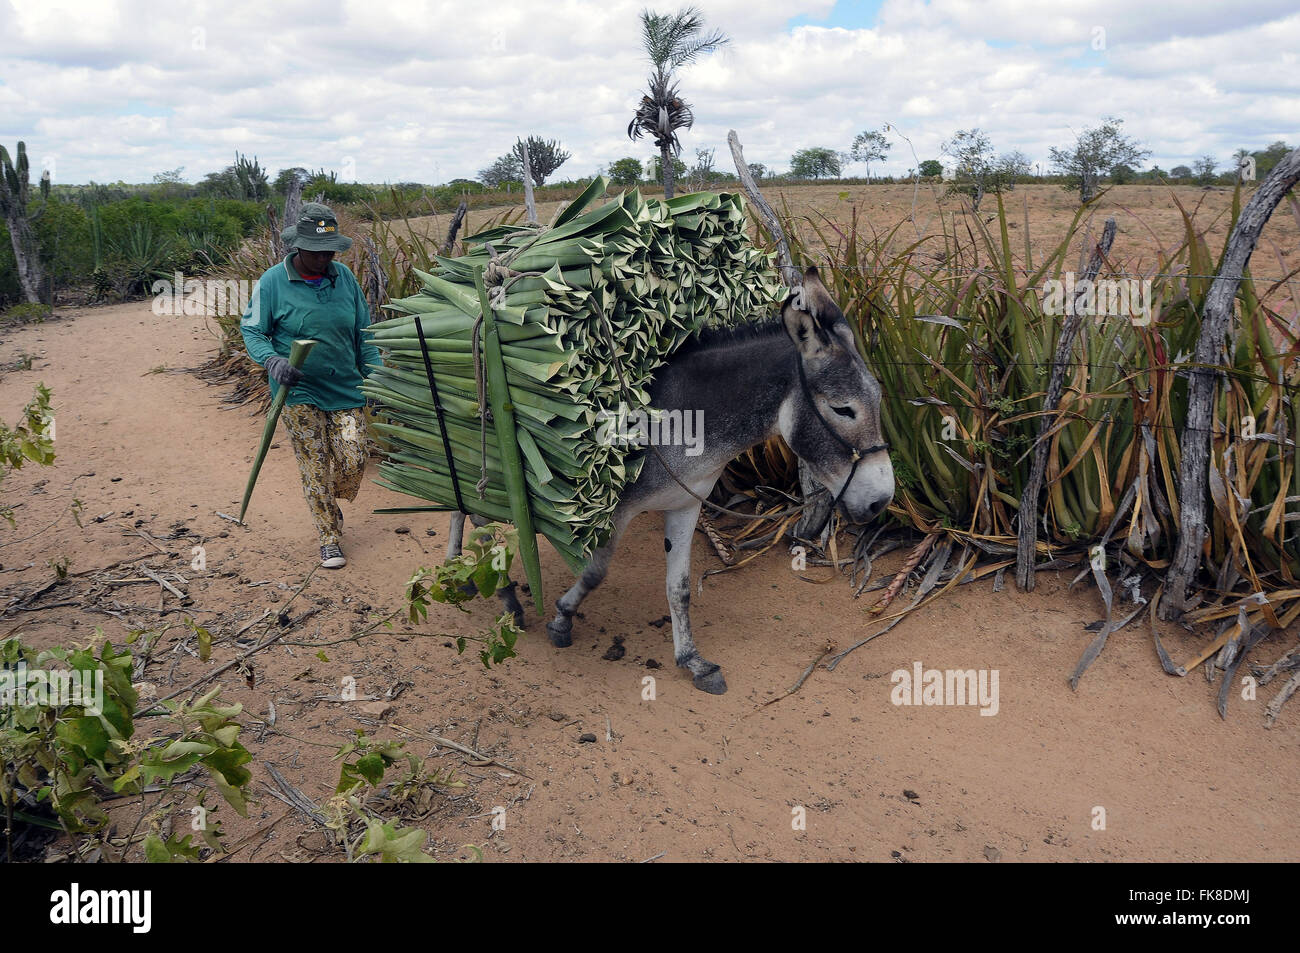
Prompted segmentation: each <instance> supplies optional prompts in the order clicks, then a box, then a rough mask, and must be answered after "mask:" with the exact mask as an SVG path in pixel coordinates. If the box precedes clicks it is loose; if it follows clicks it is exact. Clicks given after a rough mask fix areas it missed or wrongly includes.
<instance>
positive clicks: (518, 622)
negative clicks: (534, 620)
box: [515, 608, 528, 629]
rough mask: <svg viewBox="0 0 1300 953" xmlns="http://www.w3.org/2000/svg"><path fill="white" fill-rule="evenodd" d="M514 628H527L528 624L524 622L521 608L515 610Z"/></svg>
mask: <svg viewBox="0 0 1300 953" xmlns="http://www.w3.org/2000/svg"><path fill="white" fill-rule="evenodd" d="M515 628H516V629H526V628H528V626H526V625H525V624H524V610H523V609H522V608H519V609H516V610H515Z"/></svg>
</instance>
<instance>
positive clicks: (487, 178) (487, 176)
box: [478, 152, 524, 189]
mask: <svg viewBox="0 0 1300 953" xmlns="http://www.w3.org/2000/svg"><path fill="white" fill-rule="evenodd" d="M523 178H524V164H523V162H522V161H520V159H519V157H518V156H517V155H515V154H514V153H513V152H508V153H506V154H505V155H503V156H501V157H500V158H498V159H497V160H496V161H495V162H493V163H492V164H491V165H490V166H488V167H487V168H486V169H479V171H478V180H479V181H480V182H482V183H483V184H484V185H486V186H487V187H488V188H489V189H499V188H501V187H502V186H503V185H505V184H506V183H507V182H522V181H523Z"/></svg>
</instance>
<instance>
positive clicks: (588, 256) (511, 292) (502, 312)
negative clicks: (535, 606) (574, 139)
mask: <svg viewBox="0 0 1300 953" xmlns="http://www.w3.org/2000/svg"><path fill="white" fill-rule="evenodd" d="M606 185H607V182H606V180H604V179H603V178H598V179H596V180H595V181H594V182H593V183H592V184H591V186H590V187H588V189H587V190H586V191H585V192H584V193H583V194H582V195H581V196H579V197H578V199H576V200H575V201H574V202H573V204H572V205H570V206H568V208H566V209H565V210H564V212H563V213H561V214H560V215H559V216H558V217H557V219H556V220H555V222H554V224H553V225H552V226H551V227H550V228H546V229H541V228H538V227H537V226H522V227H520V226H508V227H501V228H496V229H492V230H490V231H487V232H482V233H480V234H478V235H475V236H473V237H472V238H469V239H467V240H466V241H467V243H470V244H472V246H473V247H472V249H471V251H470V252H469V253H468V254H466V255H464V256H462V257H460V258H438V269H437V271H436V273H434V274H429V273H426V272H417V274H418V275H419V277H420V279H421V280H422V281H423V283H424V288H423V290H422V291H421V292H420V293H419V294H416V295H412V296H411V297H408V298H402V299H399V300H396V301H393V302H392V303H391V304H389V305H388V306H387V307H388V308H390V309H391V310H393V311H395V312H397V313H398V314H397V316H395V317H392V318H389V319H387V320H385V321H381V322H379V323H377V324H374V325H372V326H371V328H370V332H371V333H372V334H373V336H374V341H375V344H376V345H378V347H379V348H380V349H381V350H382V351H383V353H384V364H383V365H382V366H375V367H374V369H373V371H372V372H371V374H370V376H369V378H368V379H367V381H366V383H365V385H364V386H363V387H362V390H363V391H364V392H365V394H366V395H367V396H370V397H374V398H375V399H376V400H378V402H379V404H380V408H379V410H378V413H377V414H376V417H377V422H376V423H375V425H374V429H375V431H376V432H377V435H378V436H379V438H380V440H381V442H382V443H384V444H385V446H386V459H385V460H384V461H383V462H382V463H381V464H380V477H381V481H380V482H381V484H382V485H385V486H388V487H389V488H391V489H395V490H398V491H400V492H402V493H407V494H410V495H412V496H416V497H419V498H421V499H424V500H430V501H433V502H435V503H438V504H442V505H447V506H455V502H456V494H455V492H454V490H453V489H452V472H453V469H454V472H455V475H456V479H457V482H458V483H459V486H460V491H461V496H462V498H463V499H464V501H465V503H466V506H467V507H468V508H469V509H470V510H471V511H472V512H474V513H476V514H479V515H483V516H487V517H489V518H491V519H497V520H507V521H508V520H509V519H510V499H509V495H508V493H507V491H506V482H505V480H504V478H503V474H502V460H501V457H500V453H499V452H498V449H497V446H498V445H497V442H496V433H495V430H494V429H493V425H492V422H491V421H490V420H489V421H487V422H486V424H485V428H486V454H484V453H483V449H482V448H483V439H482V435H481V434H480V423H481V422H480V419H479V413H478V407H479V398H478V386H477V384H476V379H475V362H474V353H473V344H472V336H473V333H474V326H475V323H476V322H477V321H478V320H479V319H480V316H481V313H482V312H481V308H480V305H479V297H478V295H477V293H476V292H475V288H474V270H475V268H476V267H482V268H486V269H487V273H488V283H489V289H488V291H489V300H490V302H491V306H492V309H493V313H494V316H495V319H496V325H497V330H498V332H499V335H500V341H501V353H502V358H503V363H504V365H505V371H506V379H507V383H508V386H509V391H510V399H511V401H512V403H513V405H514V416H515V423H516V426H517V438H518V443H519V448H520V451H521V454H522V457H523V463H524V477H525V483H526V485H527V488H528V492H529V496H530V504H531V507H532V512H533V517H534V521H535V523H536V528H537V530H538V531H539V532H541V533H542V534H543V535H545V536H546V538H547V539H549V540H550V542H551V544H552V545H553V546H555V548H556V550H558V551H559V552H560V553H561V555H563V556H564V558H565V560H566V562H567V563H568V564H569V565H570V567H572V568H574V569H575V570H576V569H579V568H581V566H582V565H583V564H584V563H585V561H586V557H587V556H588V554H590V552H591V550H592V549H594V548H596V547H597V546H599V545H601V544H602V543H603V542H604V541H605V540H606V539H607V538H608V534H609V530H610V528H611V517H612V515H613V512H614V507H615V505H616V504H617V502H618V497H619V495H620V493H621V492H622V490H623V488H624V487H625V486H626V485H627V484H628V483H629V482H631V481H632V480H634V479H635V478H636V476H637V474H638V473H639V472H640V468H641V465H642V463H643V461H644V451H643V448H641V447H640V446H639V445H637V444H635V443H623V442H620V441H618V440H612V439H608V435H607V434H606V433H605V430H606V428H602V426H601V423H602V421H605V420H607V419H609V418H610V417H612V416H613V415H614V414H616V413H617V412H618V411H619V410H620V406H621V407H622V408H623V409H624V410H626V411H639V410H643V409H645V408H646V407H647V406H648V403H649V395H648V386H649V384H650V381H651V379H652V378H653V376H654V374H655V372H656V371H657V370H658V369H659V368H660V367H661V366H663V364H664V362H665V361H667V360H668V359H669V358H670V357H671V356H672V354H673V352H674V351H676V350H677V349H678V348H679V347H681V345H682V344H684V343H685V342H686V341H687V340H689V339H690V338H691V337H692V336H693V335H695V334H697V333H698V332H699V331H700V330H702V329H704V328H706V327H726V326H734V325H738V324H743V323H749V322H753V321H756V320H760V319H762V318H763V317H765V316H767V315H769V314H771V313H772V311H773V310H774V309H775V306H776V304H777V302H779V301H780V299H781V297H782V295H783V294H784V292H785V290H786V289H785V288H784V286H783V285H782V283H781V278H780V274H779V272H778V271H777V269H776V267H775V265H774V263H773V259H772V256H771V255H770V254H769V253H766V252H763V251H761V250H759V249H757V248H755V247H754V246H753V244H752V243H751V242H750V240H749V237H748V235H747V233H746V221H745V209H744V204H743V200H742V199H741V197H740V196H739V195H736V194H727V193H710V192H701V193H695V194H691V195H683V196H679V197H678V198H675V199H672V200H671V201H667V202H664V201H660V200H657V199H645V198H642V197H641V195H640V194H639V193H638V192H637V191H635V190H634V191H630V192H625V193H623V194H621V195H619V196H618V197H617V198H614V199H613V200H611V201H609V202H607V203H606V204H604V205H600V206H598V207H595V208H589V206H590V205H591V204H592V202H593V201H594V200H595V199H596V198H598V197H599V196H601V195H602V194H603V193H604V191H605V188H606ZM489 246H490V247H489ZM493 252H495V254H496V255H497V256H498V258H497V264H496V265H495V266H492V267H489V266H490V265H491V264H492V262H493ZM502 263H504V264H505V265H506V266H507V267H506V268H505V269H503V268H501V267H499V266H500V265H501V264H502ZM417 315H418V316H419V318H420V324H421V327H422V329H423V331H424V336H425V340H426V345H427V347H428V350H429V358H430V362H431V367H432V370H433V374H434V377H435V380H436V383H437V389H438V394H439V397H440V401H441V403H442V405H443V409H444V420H445V422H446V427H447V435H448V438H449V440H450V444H451V448H452V457H453V461H452V463H454V468H453V466H452V465H450V464H449V461H448V460H447V458H446V453H445V452H444V449H443V441H442V431H441V429H440V427H439V424H438V419H437V417H436V415H435V413H434V406H433V398H432V396H431V391H430V387H429V381H428V377H427V375H426V372H425V365H424V358H423V355H422V353H421V351H420V344H419V339H418V335H417V332H416V328H415V317H416V316H417ZM479 334H480V337H479V340H480V342H481V341H482V337H481V334H482V329H481V328H480V330H479ZM620 369H621V372H622V381H620V374H619V371H620ZM624 383H626V387H627V390H626V391H625V390H624V386H623V385H624ZM484 471H486V477H487V481H486V488H485V491H484V494H483V496H482V498H480V496H479V493H478V491H477V490H476V488H475V486H476V484H477V483H478V482H479V478H480V475H481V474H483V473H484Z"/></svg>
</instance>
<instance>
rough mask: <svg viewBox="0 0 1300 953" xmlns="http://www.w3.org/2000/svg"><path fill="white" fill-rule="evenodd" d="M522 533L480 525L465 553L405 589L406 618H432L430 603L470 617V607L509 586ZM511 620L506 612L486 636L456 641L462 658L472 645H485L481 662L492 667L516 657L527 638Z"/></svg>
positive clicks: (413, 580)
mask: <svg viewBox="0 0 1300 953" xmlns="http://www.w3.org/2000/svg"><path fill="white" fill-rule="evenodd" d="M518 540H519V534H518V531H517V530H515V529H514V528H513V527H510V526H503V525H502V524H500V523H489V524H487V525H486V526H479V527H476V528H475V529H473V530H472V531H471V532H470V534H469V541H468V542H467V543H466V545H465V548H464V549H463V550H462V551H461V554H460V555H459V556H457V557H455V558H453V559H450V560H448V561H447V562H446V563H444V564H443V565H441V566H434V567H433V568H432V569H426V568H425V567H423V566H421V567H420V568H419V569H417V570H416V571H415V574H414V575H413V576H411V578H410V580H409V581H408V582H407V584H406V601H407V607H408V612H407V616H408V618H409V619H410V621H411V622H413V623H415V622H421V621H423V620H425V619H427V618H428V615H429V604H430V603H431V602H441V603H444V604H446V605H452V606H455V607H456V608H458V609H460V610H461V611H462V612H468V611H469V610H468V609H466V608H465V604H466V603H467V602H469V601H471V600H472V599H474V598H475V597H477V596H480V595H481V596H484V597H485V598H490V597H492V596H493V595H495V594H496V592H497V590H498V589H501V588H503V587H505V586H506V585H508V584H509V583H510V564H511V562H513V560H514V554H515V552H516V551H517V549H518ZM522 634H523V632H522V630H521V629H520V628H519V627H518V626H517V625H515V620H514V617H513V616H512V615H510V614H509V613H506V614H505V615H502V616H501V617H499V618H498V619H497V621H496V624H495V625H493V626H492V627H491V628H489V629H488V630H487V631H486V632H485V633H483V635H481V636H464V635H462V636H457V637H456V651H457V653H458V654H463V653H464V652H465V648H466V646H467V645H468V643H469V642H470V641H475V642H481V643H483V649H482V650H481V651H480V652H479V658H480V659H481V660H482V662H483V665H484V666H485V667H487V668H491V667H492V666H493V665H500V664H501V663H502V662H504V661H505V660H506V659H512V658H515V657H516V653H515V643H516V641H517V640H518V639H519V636H520V635H522Z"/></svg>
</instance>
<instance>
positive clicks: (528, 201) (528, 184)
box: [519, 139, 537, 224]
mask: <svg viewBox="0 0 1300 953" xmlns="http://www.w3.org/2000/svg"><path fill="white" fill-rule="evenodd" d="M519 147H520V151H521V152H522V153H523V155H522V156H521V158H522V159H523V164H524V208H526V209H527V210H528V221H530V222H532V223H534V224H536V223H537V205H536V203H535V202H534V201H533V167H532V164H531V163H530V162H529V161H528V140H527V139H520V140H519Z"/></svg>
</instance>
